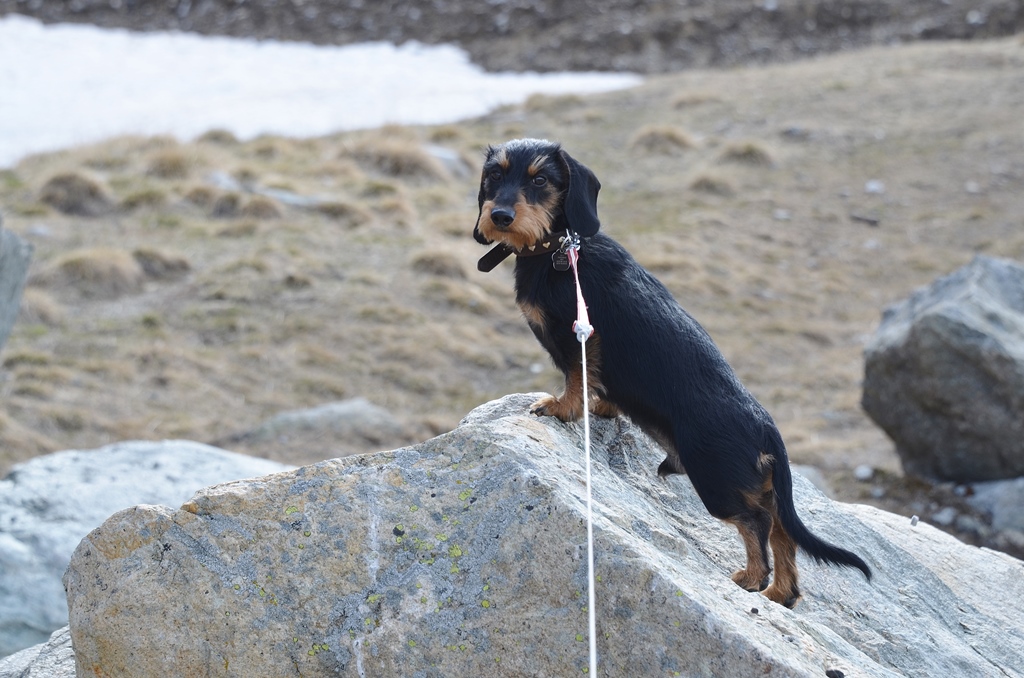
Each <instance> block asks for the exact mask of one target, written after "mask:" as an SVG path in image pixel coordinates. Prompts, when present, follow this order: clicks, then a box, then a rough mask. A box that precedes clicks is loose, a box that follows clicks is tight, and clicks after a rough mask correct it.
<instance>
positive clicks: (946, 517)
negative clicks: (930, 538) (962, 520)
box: [932, 506, 957, 527]
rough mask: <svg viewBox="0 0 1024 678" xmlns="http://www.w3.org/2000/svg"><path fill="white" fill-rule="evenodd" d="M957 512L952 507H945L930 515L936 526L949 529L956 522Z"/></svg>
mask: <svg viewBox="0 0 1024 678" xmlns="http://www.w3.org/2000/svg"><path fill="white" fill-rule="evenodd" d="M956 516H957V511H956V509H955V508H953V507H952V506H946V507H945V508H942V509H939V510H938V511H936V512H935V513H933V514H932V522H933V523H935V524H936V525H942V526H943V527H949V526H950V525H952V524H953V521H954V520H956Z"/></svg>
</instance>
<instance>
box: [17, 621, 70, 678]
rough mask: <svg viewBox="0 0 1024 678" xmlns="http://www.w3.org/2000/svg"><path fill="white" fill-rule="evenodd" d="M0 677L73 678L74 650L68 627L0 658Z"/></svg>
mask: <svg viewBox="0 0 1024 678" xmlns="http://www.w3.org/2000/svg"><path fill="white" fill-rule="evenodd" d="M0 678H75V652H74V649H73V648H72V647H71V631H70V630H69V629H68V627H67V626H64V627H61V628H59V629H57V630H56V631H54V632H53V634H52V635H51V636H50V639H49V640H48V641H46V642H45V643H40V644H39V645H34V646H32V647H30V648H27V649H24V650H21V651H20V652H15V653H14V654H12V655H11V656H9V657H4V658H3V659H0Z"/></svg>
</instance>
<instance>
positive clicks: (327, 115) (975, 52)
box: [0, 0, 1024, 557]
mask: <svg viewBox="0 0 1024 678" xmlns="http://www.w3.org/2000/svg"><path fill="white" fill-rule="evenodd" d="M1022 26H1024V7H1022V6H1021V3H1020V2H1019V1H1010V0H1005V1H999V0H943V1H941V2H940V1H938V0H870V1H869V0H863V1H860V0H851V1H843V2H816V1H814V0H800V1H797V0H759V1H756V2H754V1H751V0H717V1H710V0H706V1H702V0H693V1H690V2H682V1H680V2H636V1H635V0H592V1H588V2H572V3H569V2H559V1H555V0H530V1H529V2H527V1H526V0H515V1H510V2H502V1H500V0H495V1H493V2H487V3H480V2H468V1H463V0H441V1H437V2H431V3H416V2H363V1H362V0H348V1H342V0H338V1H335V2H329V1H317V0H288V1H286V2H281V1H280V0H230V1H220V0H197V1H193V0H177V1H176V0H171V1H169V2H168V1H166V0H160V1H159V2H156V1H149V0H138V1H136V0H103V1H102V2H101V1H99V0H71V1H69V2H57V1H53V0H0V217H2V227H3V229H4V230H5V231H6V232H8V233H11V234H13V235H15V236H17V238H18V239H19V241H20V242H22V243H24V244H27V245H28V246H29V247H30V248H31V250H32V252H31V264H30V266H28V269H27V273H26V274H25V276H24V277H25V280H23V281H22V282H23V285H24V286H23V290H22V288H21V287H20V286H15V287H13V288H12V289H15V288H16V289H17V290H18V294H17V295H16V296H15V295H13V294H12V295H11V297H12V298H11V299H7V300H6V303H7V304H8V306H9V307H10V306H11V305H12V304H13V306H14V308H15V311H16V315H14V316H13V320H14V321H13V324H12V325H11V326H10V327H9V328H5V329H9V331H10V334H9V337H8V339H7V342H6V345H4V346H3V347H2V353H0V475H2V474H5V473H7V472H9V471H10V470H11V469H12V468H14V467H15V465H17V464H19V463H23V462H26V461H28V460H31V459H33V458H36V457H40V456H41V455H46V454H48V453H52V452H56V451H60V450H70V449H77V450H89V449H93V448H98V447H101V446H104V445H108V444H111V443H115V442H119V441H126V440H162V439H187V440H194V441H200V442H205V443H210V444H213V445H216V446H219V447H222V448H225V449H228V450H231V451H234V452H240V453H243V454H247V455H252V456H256V457H265V458H268V459H272V460H275V461H278V462H281V463H284V464H294V465H299V464H306V463H312V462H315V461H318V460H321V459H327V458H332V457H337V456H341V455H346V454H352V453H361V452H368V451H374V450H380V449H391V448H394V447H397V446H400V445H404V444H409V443H414V442H416V441H419V440H423V439H426V438H428V437H431V436H434V435H437V434H440V433H443V432H445V431H448V430H450V429H451V428H453V427H454V426H456V425H457V424H458V422H459V420H460V418H461V417H462V416H464V415H465V414H466V413H467V412H468V411H469V410H470V409H472V408H473V407H474V406H476V405H479V404H481V403H483V402H486V401H488V400H491V399H494V398H497V397H499V396H501V395H504V394H507V393H511V392H519V391H549V392H550V391H558V390H559V389H560V388H561V382H562V379H561V375H560V374H558V373H557V372H556V371H555V370H554V369H553V368H552V366H551V364H550V362H549V360H548V358H547V356H546V355H545V354H544V352H543V350H542V349H540V347H539V346H538V345H537V344H536V341H535V340H534V338H533V336H532V335H531V333H530V332H529V330H528V329H527V327H526V325H525V323H524V322H523V320H522V319H521V318H520V316H519V313H518V311H517V309H516V308H515V305H514V303H513V293H512V280H511V265H510V264H509V263H506V264H505V265H503V266H502V267H500V268H499V269H497V270H495V271H493V272H491V273H489V274H486V275H485V274H481V273H478V272H477V270H476V266H475V262H476V259H477V258H478V257H479V256H481V255H482V254H483V253H484V249H483V248H481V247H480V246H479V245H477V244H476V243H475V242H474V241H473V240H472V238H471V237H470V233H471V230H472V227H473V224H474V222H475V220H476V216H477V205H476V190H477V181H478V176H479V174H478V172H479V164H480V162H481V159H482V154H483V150H484V149H485V148H486V146H487V144H489V143H496V142H501V141H504V140H506V139H508V138H512V137H519V136H533V137H545V138H550V139H557V140H561V141H562V142H563V143H564V145H565V147H566V148H567V149H568V150H569V151H570V153H572V155H573V156H574V157H576V158H577V159H579V160H580V161H582V162H583V163H584V164H586V165H588V166H589V167H590V168H591V169H593V170H594V171H595V172H596V173H597V175H598V176H599V177H600V179H601V181H602V184H603V190H602V193H601V200H600V203H599V206H600V209H601V215H602V222H603V228H604V230H605V231H606V232H607V233H608V234H610V235H612V236H613V237H615V238H616V239H618V240H620V241H621V242H622V243H623V244H624V245H625V246H626V247H627V248H628V249H629V250H630V251H631V252H633V254H634V255H635V256H636V257H637V259H638V260H639V261H640V262H641V263H642V264H644V265H645V266H646V267H648V268H649V269H650V270H651V271H652V272H653V273H654V274H655V275H657V276H658V277H659V278H660V279H661V280H662V281H663V282H665V284H666V285H667V286H668V287H669V289H670V290H671V291H672V292H673V293H674V294H675V295H676V297H677V298H678V299H679V300H680V302H681V303H682V305H683V306H684V307H686V308H687V309H688V310H689V311H690V312H691V313H692V314H693V315H694V316H695V317H696V318H697V319H698V320H699V321H700V322H701V323H702V324H704V325H705V327H706V328H707V329H708V330H709V332H710V333H711V334H712V336H713V337H714V339H715V340H716V342H717V343H718V344H719V345H720V346H721V348H722V349H723V351H724V353H725V354H726V356H727V358H728V359H729V360H730V362H731V363H732V364H733V365H734V367H735V368H736V370H737V372H738V373H739V374H740V377H741V378H742V379H743V380H744V382H745V383H746V384H747V385H748V387H749V388H750V389H751V390H752V391H753V392H754V394H755V395H756V396H757V397H758V398H759V399H760V400H761V401H762V402H763V403H764V404H765V405H766V407H767V408H768V409H769V411H771V412H772V414H773V416H775V418H776V419H777V421H778V423H779V425H780V428H781V429H782V432H783V435H784V436H785V438H786V441H787V445H788V446H789V448H790V453H791V457H792V460H793V462H794V463H796V464H798V465H800V467H801V469H802V471H803V472H804V473H806V474H807V475H808V476H809V477H812V478H813V479H814V480H815V482H816V483H817V484H818V485H819V486H820V487H822V488H823V489H824V490H825V491H826V492H827V493H829V494H830V495H831V496H833V497H834V498H837V499H841V500H845V501H857V502H866V503H872V504H875V505H877V506H880V507H882V508H885V509H887V510H891V511H896V512H898V513H902V514H905V515H907V516H908V517H909V516H911V515H920V516H921V517H922V518H924V519H927V520H930V521H932V522H934V523H935V524H937V525H939V526H941V527H943V529H946V530H948V531H950V532H951V533H953V534H956V535H957V536H958V537H960V538H961V539H964V540H966V541H968V542H970V543H975V544H984V545H988V546H993V547H995V548H1000V549H1002V550H1005V551H1007V552H1009V553H1013V554H1016V555H1017V556H1018V557H1019V556H1020V555H1021V554H1024V533H1021V531H1020V530H1018V529H1016V528H1013V527H1006V526H1005V525H1000V524H999V523H998V521H996V522H995V523H994V522H993V515H992V512H991V510H988V509H986V508H984V507H980V508H979V506H978V505H977V504H976V503H972V501H971V498H972V495H973V494H974V490H973V489H972V485H971V482H970V480H969V479H955V478H954V479H950V478H928V477H924V476H919V475H915V474H909V473H906V472H905V471H904V467H903V464H902V463H901V460H900V457H899V455H898V454H897V446H896V445H895V444H894V443H893V441H892V440H891V439H890V438H889V437H888V436H887V435H886V434H885V433H884V432H883V431H882V430H881V429H880V428H879V427H878V426H877V425H876V424H875V423H873V421H872V420H871V419H870V418H869V417H868V416H867V415H866V414H865V412H864V410H863V409H862V407H861V399H862V397H863V393H862V391H863V385H864V374H865V356H864V350H865V347H866V346H867V345H868V344H869V343H870V341H871V337H872V335H873V333H875V331H876V330H877V329H878V327H879V323H880V320H881V317H882V312H883V310H884V309H885V308H886V307H887V306H889V305H891V304H894V303H896V302H898V301H900V300H902V299H904V298H906V297H907V296H908V295H910V294H911V293H912V292H913V291H914V290H915V289H918V288H920V287H921V286H924V285H928V284H930V283H932V282H933V281H934V280H936V279H937V278H939V277H941V276H944V275H946V274H949V273H951V272H953V271H955V270H957V269H959V268H960V267H962V266H964V265H966V264H968V263H969V262H970V261H971V260H972V259H973V258H974V257H975V256H976V255H978V254H985V255H991V256H994V257H998V258H1002V259H1007V260H1011V261H1013V260H1015V261H1016V262H1018V263H1020V262H1021V261H1024V216H1022V215H1024V128H1022V127H1021V124H1020V111H1021V110H1024V41H1022V38H1021V36H1020V34H1019V31H1020V30H1021V28H1022ZM12 270H13V268H9V269H8V272H10V271H12ZM0 317H3V314H0ZM2 334H3V333H2V332H0V336H2ZM1022 355H1024V354H1022ZM652 472H653V469H652ZM3 529H5V528H4V526H3V525H0V530H3ZM0 555H2V554H0Z"/></svg>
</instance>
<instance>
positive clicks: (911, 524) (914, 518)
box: [910, 516, 920, 527]
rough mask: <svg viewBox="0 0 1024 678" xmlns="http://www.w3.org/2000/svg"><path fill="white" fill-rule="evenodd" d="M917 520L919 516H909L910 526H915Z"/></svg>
mask: <svg viewBox="0 0 1024 678" xmlns="http://www.w3.org/2000/svg"><path fill="white" fill-rule="evenodd" d="M919 520H920V518H918V517H917V516H911V517H910V526H911V527H917V522H918V521H919Z"/></svg>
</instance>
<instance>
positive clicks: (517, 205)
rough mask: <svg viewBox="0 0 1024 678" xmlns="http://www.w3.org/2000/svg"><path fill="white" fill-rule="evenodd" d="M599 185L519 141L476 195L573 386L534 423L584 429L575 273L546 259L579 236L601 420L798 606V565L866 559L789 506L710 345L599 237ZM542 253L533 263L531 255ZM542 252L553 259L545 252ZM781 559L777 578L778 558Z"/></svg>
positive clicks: (778, 470)
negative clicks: (829, 539)
mask: <svg viewBox="0 0 1024 678" xmlns="http://www.w3.org/2000/svg"><path fill="white" fill-rule="evenodd" d="M600 187H601V185H600V182H599V181H598V180H597V177H596V176H594V174H593V173H592V172H591V171H590V170H589V169H587V168H586V167H584V166H583V165H582V164H580V163H578V162H577V161H575V160H574V159H573V158H572V157H570V156H569V154H568V153H566V152H565V151H564V150H562V148H561V147H560V145H559V144H556V143H552V142H549V141H546V140H537V139H518V140H513V141H509V142H507V143H505V144H502V145H500V146H497V147H490V148H489V149H488V151H487V157H486V160H485V162H484V167H483V175H482V178H481V183H480V195H479V203H480V215H479V217H478V220H477V224H476V227H475V228H474V231H473V235H474V237H475V238H476V239H477V240H478V241H479V242H481V243H483V244H491V243H494V242H498V243H501V244H499V245H498V246H497V247H498V248H503V249H502V250H501V251H499V252H493V251H492V253H491V254H489V255H488V256H487V257H485V258H484V259H482V260H481V269H482V270H489V268H486V267H484V266H483V262H484V260H485V259H488V257H490V260H491V267H493V265H495V261H496V259H495V257H494V256H493V255H498V256H497V260H500V258H502V255H504V256H507V255H508V254H513V253H514V254H516V257H517V258H516V264H515V290H516V301H517V303H518V304H519V307H520V308H521V309H522V311H523V314H524V316H526V319H527V321H528V322H529V324H530V328H531V329H532V330H533V332H534V334H535V335H536V336H537V339H538V340H539V341H540V343H541V344H542V345H543V346H544V348H545V349H547V351H548V353H550V354H551V358H552V359H553V361H554V363H555V364H556V365H557V366H558V368H559V369H561V370H562V372H564V373H565V375H566V392H565V393H564V394H563V395H562V396H559V397H557V398H555V397H551V396H548V397H546V398H543V399H541V400H540V401H538V402H537V403H535V404H534V406H533V409H532V411H533V412H534V413H535V414H538V415H553V416H557V417H559V418H560V419H562V420H564V421H571V420H575V419H578V418H579V417H581V416H582V409H583V405H582V366H581V355H580V344H579V342H578V341H577V339H576V336H575V335H574V333H573V332H572V331H571V328H572V325H573V321H574V320H575V318H576V291H575V285H574V282H573V275H572V272H571V271H560V270H556V269H555V268H554V267H553V265H552V258H551V257H550V256H547V252H548V251H551V250H553V249H557V248H558V242H557V240H556V237H552V234H553V235H554V236H558V235H559V234H561V233H562V232H564V231H567V230H571V231H574V232H575V233H577V234H579V235H580V236H582V245H581V247H580V250H579V277H580V285H581V286H582V289H583V297H584V299H586V302H587V307H588V309H589V313H590V320H591V323H593V325H594V328H595V330H596V331H595V335H594V337H592V338H591V339H590V340H588V341H587V344H586V346H587V350H588V353H587V366H588V370H587V378H588V382H589V386H590V388H589V390H590V391H591V398H592V409H593V410H594V412H595V413H597V414H601V415H605V416H614V415H616V414H617V413H618V412H619V411H621V412H623V413H625V414H626V415H628V416H629V418H630V419H632V420H633V421H634V422H636V423H637V424H639V425H640V426H641V427H642V428H643V429H644V430H646V431H648V432H649V433H650V434H651V435H652V436H653V437H654V438H655V439H657V440H658V441H659V442H660V443H661V444H662V445H663V446H664V448H665V450H666V452H667V456H666V458H665V461H663V462H662V463H661V465H660V466H659V467H658V474H659V475H661V476H667V475H670V474H673V473H686V474H687V475H689V477H690V481H691V482H692V483H693V486H694V488H695V489H696V490H697V494H698V495H700V498H701V500H702V501H703V502H704V505H705V506H706V507H707V509H708V511H709V512H710V513H711V514H712V515H713V516H715V517H717V518H720V519H722V520H725V521H728V522H730V523H733V524H735V525H736V526H737V528H738V529H739V532H740V535H741V537H742V538H743V541H744V545H745V546H746V549H747V566H746V567H745V568H744V569H742V570H739V571H738V572H736V573H735V574H734V575H733V580H734V581H735V582H736V583H737V584H739V585H740V586H742V587H744V588H746V589H748V590H763V591H764V593H765V595H767V596H768V597H769V598H771V599H772V600H774V601H775V602H777V603H780V604H783V605H786V606H788V607H792V606H793V605H795V604H796V602H797V600H798V599H799V597H800V590H799V587H798V583H797V569H796V560H795V553H796V547H797V546H800V547H801V548H803V549H804V551H806V552H807V553H808V554H809V555H810V556H811V557H812V558H814V559H815V560H817V561H819V562H821V561H824V562H828V563H833V564H836V565H843V566H847V567H855V568H857V569H859V570H861V572H863V573H864V575H865V577H867V578H868V579H870V578H871V570H870V569H869V568H868V566H867V564H865V562H864V561H863V560H862V559H861V558H860V557H858V556H857V555H855V554H853V553H851V552H850V551H847V550H845V549H842V548H839V547H837V546H834V545H832V544H829V543H826V542H824V541H822V540H821V539H819V538H818V537H816V536H814V535H813V534H812V533H811V532H810V531H809V530H808V529H807V528H806V527H805V526H804V524H803V523H802V522H801V521H800V518H799V517H798V516H797V513H796V509H795V507H794V505H793V492H792V490H793V486H792V476H791V475H790V469H789V461H788V458H787V455H786V447H785V445H784V444H783V441H782V437H781V435H780V434H779V431H778V429H777V428H776V426H775V422H774V421H773V420H772V418H771V416H770V415H769V414H768V412H767V411H766V410H765V409H764V407H762V406H761V404H760V403H758V402H757V400H756V399H755V398H754V397H753V396H752V395H751V394H750V392H749V391H747V389H746V388H744V386H743V385H742V384H741V383H740V381H739V379H738V378H737V377H736V374H735V373H734V372H733V370H732V368H731V367H730V366H729V364H728V363H727V362H726V361H725V358H724V357H723V356H722V354H721V352H720V351H719V350H718V348H717V347H716V346H715V344H714V342H713V341H712V340H711V337H710V336H709V335H708V334H707V332H705V331H704V329H703V328H702V327H701V326H700V325H699V324H698V323H697V321H696V320H694V318H693V317H691V316H690V314H688V313H687V312H686V311H685V310H683V308H682V307H681V306H680V305H679V304H678V303H677V302H676V300H675V299H674V298H673V297H672V295H671V294H670V293H669V291H668V290H667V289H666V288H665V287H664V286H663V285H662V284H661V283H660V282H659V281H658V280H657V279H655V278H654V276H652V275H651V274H650V273H648V272H647V271H646V270H645V269H644V268H643V267H641V266H640V265H639V264H638V263H637V262H636V260H635V259H633V257H632V256H630V254H629V253H628V252H627V251H626V250H625V249H623V247H622V246H621V245H619V244H618V243H617V242H615V241H614V240H612V239H611V238H609V237H607V236H606V235H604V234H602V233H599V232H598V229H599V228H600V221H599V220H598V216H597V194H598V191H599V190H600ZM531 248H532V251H531ZM539 251H543V252H544V255H541V256H538V255H537V253H538V252H539ZM769 543H770V544H771V548H772V551H773V553H774V557H775V578H774V582H773V583H772V585H771V586H768V578H769V574H770V573H771V567H770V566H769V561H768V545H769Z"/></svg>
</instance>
